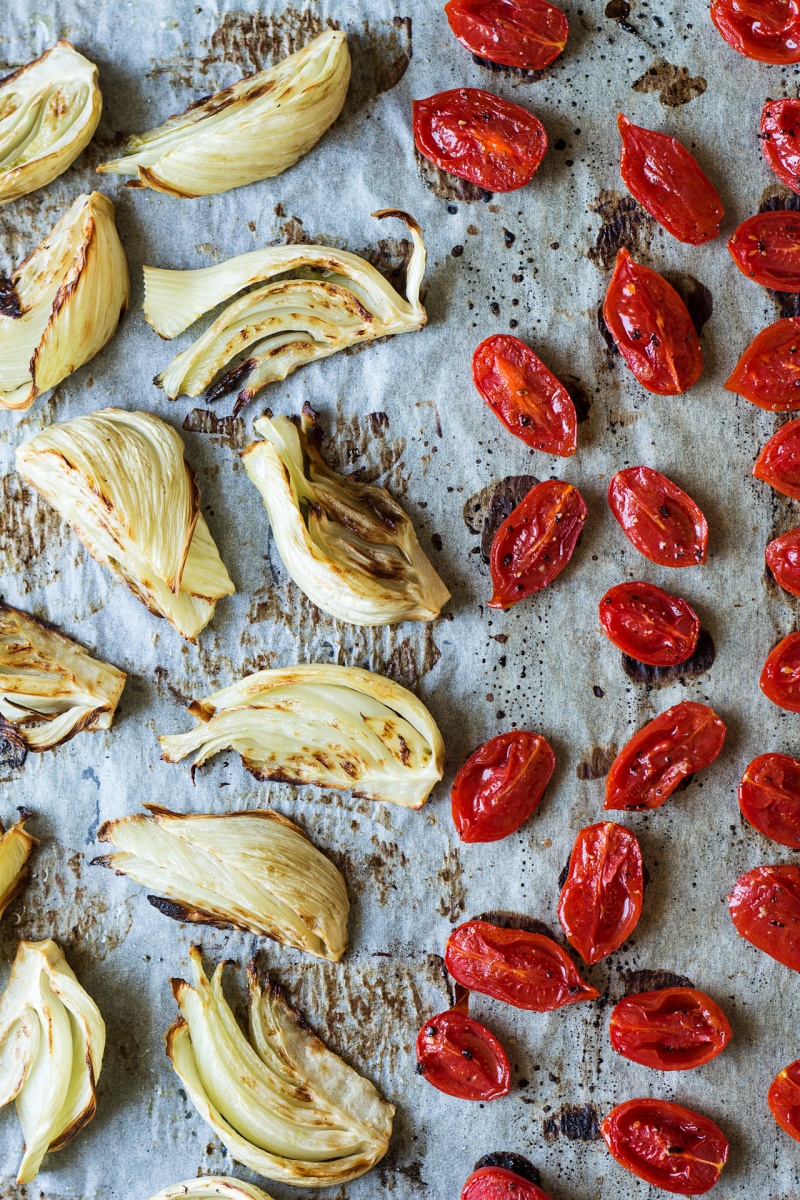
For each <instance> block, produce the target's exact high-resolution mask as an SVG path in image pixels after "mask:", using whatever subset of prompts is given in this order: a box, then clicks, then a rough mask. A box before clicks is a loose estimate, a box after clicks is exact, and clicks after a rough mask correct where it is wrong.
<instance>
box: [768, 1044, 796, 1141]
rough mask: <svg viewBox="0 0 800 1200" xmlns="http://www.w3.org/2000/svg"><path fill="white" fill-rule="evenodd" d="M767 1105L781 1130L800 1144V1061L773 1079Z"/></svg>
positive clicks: (785, 1068)
mask: <svg viewBox="0 0 800 1200" xmlns="http://www.w3.org/2000/svg"><path fill="white" fill-rule="evenodd" d="M767 1104H769V1108H770V1112H771V1113H772V1115H773V1117H774V1118H775V1120H776V1121H777V1122H778V1124H779V1125H780V1127H781V1129H783V1130H784V1132H785V1133H788V1134H789V1137H793V1138H794V1139H795V1141H797V1142H800V1061H798V1062H793V1063H790V1064H789V1066H788V1067H784V1069H783V1070H782V1071H781V1073H780V1075H778V1076H777V1078H776V1079H773V1081H772V1083H771V1084H770V1089H769V1091H768V1092H767Z"/></svg>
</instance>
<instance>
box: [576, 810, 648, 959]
mask: <svg viewBox="0 0 800 1200" xmlns="http://www.w3.org/2000/svg"><path fill="white" fill-rule="evenodd" d="M643 898H644V868H643V866H642V851H641V849H640V847H639V842H638V839H637V838H636V837H635V835H634V834H632V833H631V832H630V830H629V829H625V827H624V826H622V825H615V824H614V823H613V822H612V821H605V822H601V823H600V824H598V825H590V826H589V827H588V828H587V829H582V830H581V831H580V833H579V834H578V836H577V838H576V840H575V845H574V846H573V848H572V854H571V855H570V860H569V871H568V874H567V880H566V883H565V884H564V887H563V888H562V889H561V896H560V897H559V901H558V919H559V921H560V922H561V926H562V928H563V930H564V933H565V934H566V935H567V939H568V941H569V942H570V944H571V945H572V946H574V947H575V949H576V950H577V951H578V954H580V956H581V958H582V959H583V961H584V962H587V963H589V964H590V965H591V964H593V963H598V962H600V960H601V959H602V958H606V957H607V955H609V954H611V953H613V951H614V950H619V948H620V946H621V945H622V943H623V942H624V941H625V940H626V939H627V938H628V937H630V935H631V934H632V933H633V931H634V929H635V928H636V925H637V922H638V920H639V917H640V916H641V915H642V900H643Z"/></svg>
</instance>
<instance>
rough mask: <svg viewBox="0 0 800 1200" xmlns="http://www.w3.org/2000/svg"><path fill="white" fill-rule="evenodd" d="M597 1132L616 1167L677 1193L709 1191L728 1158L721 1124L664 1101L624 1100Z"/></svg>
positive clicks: (653, 1184)
mask: <svg viewBox="0 0 800 1200" xmlns="http://www.w3.org/2000/svg"><path fill="white" fill-rule="evenodd" d="M600 1132H601V1133H602V1135H603V1139H604V1140H605V1143H606V1145H607V1146H608V1149H609V1151H610V1152H611V1155H612V1156H613V1157H614V1158H615V1159H616V1161H617V1162H618V1163H619V1164H620V1166H622V1167H625V1169H626V1170H627V1171H630V1172H631V1174H632V1175H636V1176H638V1178H639V1179H644V1181H645V1182H646V1183H649V1184H651V1185H652V1186H653V1187H657V1188H660V1189H661V1190H662V1192H672V1193H674V1194H675V1195H678V1196H702V1195H704V1194H705V1193H706V1192H708V1191H710V1190H711V1188H713V1187H714V1185H715V1184H716V1183H717V1182H718V1180H719V1177H720V1175H721V1174H722V1168H723V1167H724V1166H725V1163H726V1162H727V1160H728V1150H729V1145H728V1139H727V1138H726V1137H725V1134H724V1133H723V1132H722V1130H721V1129H720V1128H719V1126H717V1125H715V1124H714V1122H713V1121H710V1120H709V1119H708V1117H702V1116H700V1114H699V1113H695V1112H692V1111H691V1109H689V1108H682V1107H681V1105H679V1104H671V1103H669V1102H668V1101H666V1100H628V1101H627V1102H626V1103H625V1104H620V1105H619V1106H618V1107H617V1108H615V1109H614V1110H613V1111H612V1112H610V1113H609V1114H608V1116H607V1117H606V1119H605V1121H603V1124H602V1125H601V1126H600Z"/></svg>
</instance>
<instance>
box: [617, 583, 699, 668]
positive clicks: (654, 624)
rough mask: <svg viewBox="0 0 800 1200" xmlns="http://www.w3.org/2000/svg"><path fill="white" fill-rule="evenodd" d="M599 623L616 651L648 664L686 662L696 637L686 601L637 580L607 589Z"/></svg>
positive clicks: (693, 614) (696, 620)
mask: <svg viewBox="0 0 800 1200" xmlns="http://www.w3.org/2000/svg"><path fill="white" fill-rule="evenodd" d="M600 624H601V625H602V626H603V632H604V633H605V634H606V637H608V638H609V639H610V641H612V642H613V643H614V645H615V646H616V647H617V649H618V650H621V651H622V653H623V654H629V655H630V656H631V658H636V659H638V660H639V662H643V663H647V664H648V665H649V666H651V667H677V666H678V665H679V664H680V663H684V662H686V660H687V658H691V656H692V655H693V654H694V652H695V650H696V649H697V641H698V638H699V637H700V620H699V618H698V616H697V613H696V612H695V611H694V609H693V608H692V606H691V605H690V604H687V602H686V601H685V600H682V599H681V598H680V596H670V594H669V592H665V591H662V589H661V588H660V587H656V586H655V584H653V583H643V582H642V581H641V580H640V581H639V582H637V583H618V584H617V586H616V587H612V588H609V590H608V591H607V592H606V594H605V596H603V599H602V600H601V601H600Z"/></svg>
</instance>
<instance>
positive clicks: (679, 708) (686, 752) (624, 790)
mask: <svg viewBox="0 0 800 1200" xmlns="http://www.w3.org/2000/svg"><path fill="white" fill-rule="evenodd" d="M724 741H725V724H724V722H723V721H722V720H721V719H720V717H718V716H717V714H716V713H715V712H714V710H713V709H712V708H709V707H708V705H707V704H697V703H696V702H695V701H694V700H683V701H681V703H680V704H675V705H673V707H672V708H668V709H667V711H666V712H663V713H661V714H660V716H658V717H655V718H654V720H652V721H649V722H648V723H647V725H645V726H644V728H642V729H640V730H639V732H638V733H636V734H634V736H633V737H632V738H631V740H630V741H629V742H628V743H627V745H626V746H624V747H623V748H622V750H621V751H620V752H619V754H618V755H617V757H616V758H615V759H614V762H613V763H612V764H611V770H610V771H609V773H608V778H607V780H606V803H605V806H606V808H608V809H623V810H624V811H627V812H636V811H640V810H642V809H647V808H659V807H660V806H661V805H662V804H663V803H664V801H665V800H666V799H667V798H668V797H669V796H671V795H672V793H673V792H674V791H675V788H676V787H677V786H678V784H679V783H680V782H681V780H683V779H685V778H686V777H687V775H694V774H695V772H696V771H702V770H703V768H704V767H708V766H710V765H711V763H712V762H713V761H714V759H715V758H716V757H717V755H718V754H719V752H720V750H721V749H722V746H723V743H724Z"/></svg>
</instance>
